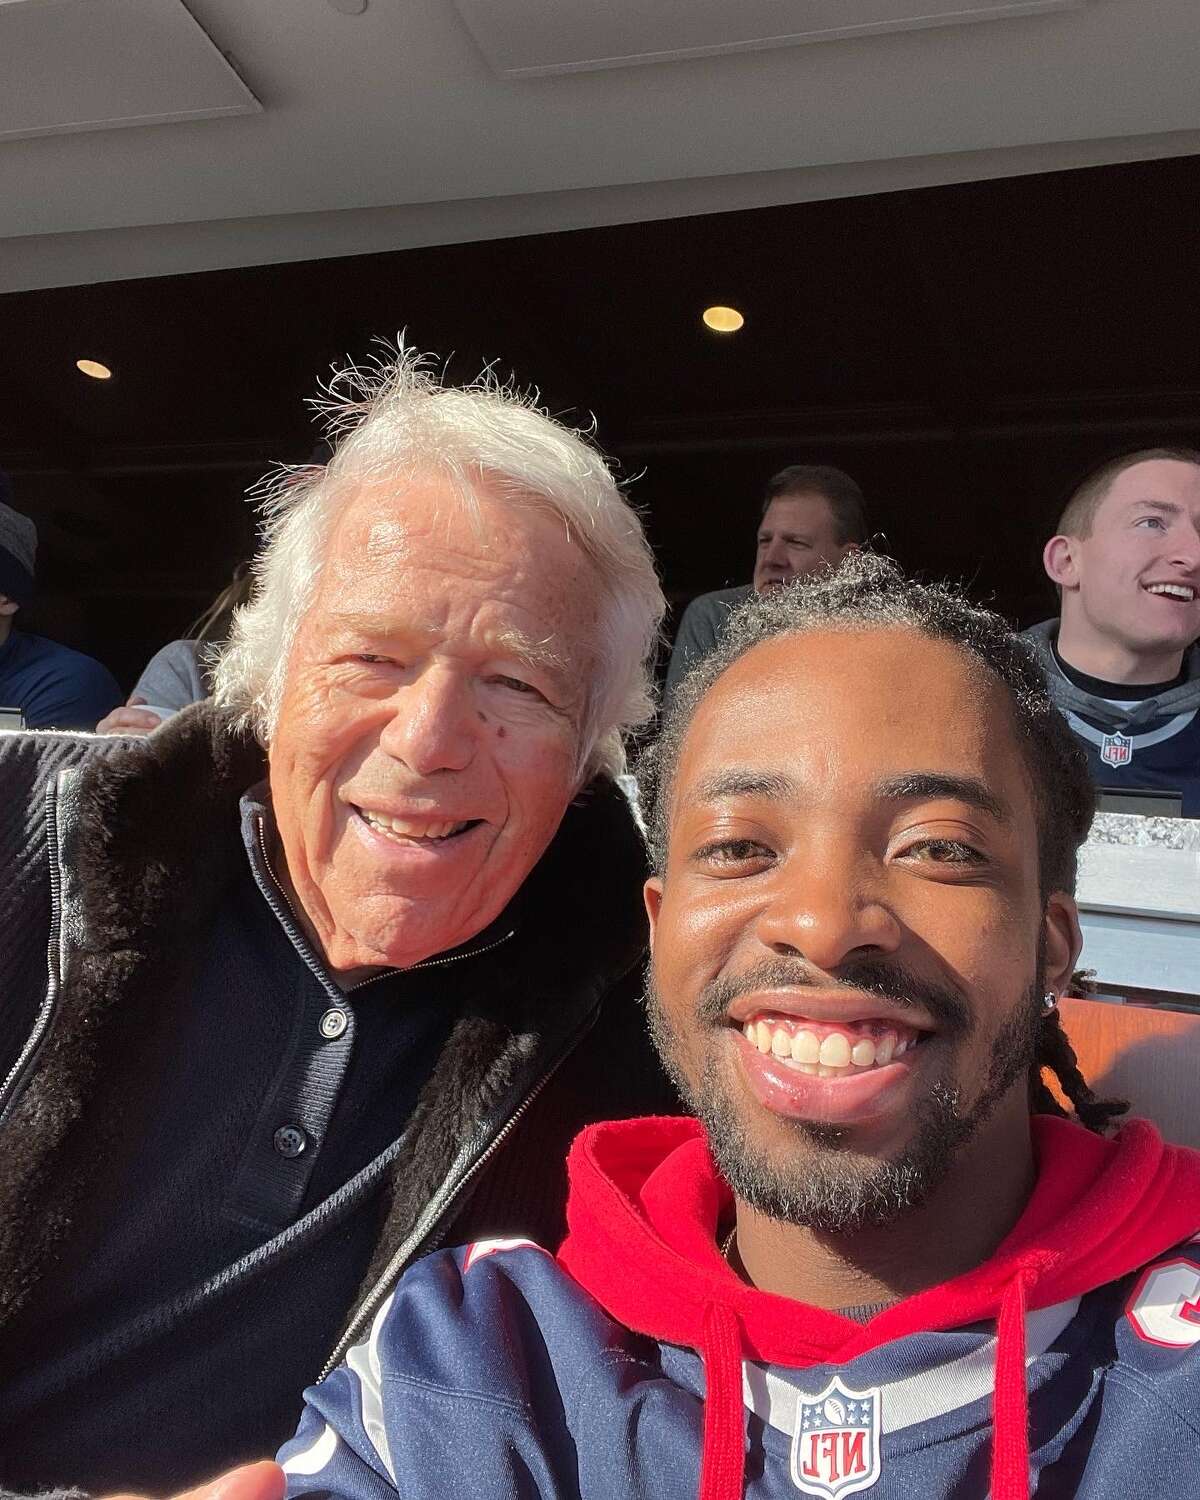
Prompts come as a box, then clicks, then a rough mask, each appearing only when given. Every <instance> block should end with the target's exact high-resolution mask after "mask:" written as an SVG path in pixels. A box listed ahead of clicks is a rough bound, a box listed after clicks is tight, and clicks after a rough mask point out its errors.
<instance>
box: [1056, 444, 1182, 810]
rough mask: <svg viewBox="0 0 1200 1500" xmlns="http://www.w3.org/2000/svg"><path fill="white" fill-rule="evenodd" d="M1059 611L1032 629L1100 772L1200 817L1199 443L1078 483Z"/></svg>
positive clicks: (1141, 456)
mask: <svg viewBox="0 0 1200 1500" xmlns="http://www.w3.org/2000/svg"><path fill="white" fill-rule="evenodd" d="M1043 563H1044V566H1045V569H1046V572H1047V574H1048V575H1049V577H1050V578H1051V579H1052V580H1053V582H1054V583H1055V584H1056V585H1057V586H1058V592H1059V597H1060V600H1061V603H1060V615H1059V618H1058V619H1056V620H1046V621H1044V622H1043V623H1042V624H1040V625H1035V626H1034V627H1033V629H1032V630H1029V631H1027V632H1026V639H1028V640H1030V641H1031V642H1032V644H1033V646H1034V648H1035V649H1036V651H1037V653H1038V655H1039V657H1040V659H1041V661H1042V665H1043V666H1044V668H1045V670H1046V675H1047V678H1048V679H1049V683H1050V691H1051V693H1052V694H1053V696H1054V701H1055V704H1056V705H1057V707H1058V708H1059V709H1060V710H1061V711H1062V712H1063V713H1064V714H1065V715H1066V719H1067V723H1068V724H1069V725H1070V726H1071V729H1072V730H1073V731H1074V733H1075V735H1076V737H1077V738H1078V740H1079V741H1080V743H1081V745H1082V746H1083V748H1084V750H1085V751H1086V752H1087V757H1088V766H1089V768H1090V770H1091V773H1092V779H1093V780H1094V781H1095V782H1096V783H1097V784H1099V785H1101V786H1105V787H1112V788H1115V789H1122V790H1135V789H1136V790H1163V791H1169V792H1173V793H1177V794H1179V795H1180V796H1181V798H1182V813H1183V815H1184V817H1192V818H1194V817H1200V713H1198V710H1200V648H1197V646H1196V640H1197V637H1198V636H1200V450H1197V449H1193V448H1147V449H1142V450H1140V451H1139V452H1136V453H1126V454H1123V455H1122V456H1121V457H1119V458H1114V459H1111V460H1110V461H1109V462H1108V463H1106V464H1104V465H1102V466H1101V467H1100V468H1099V469H1097V470H1095V471H1094V472H1093V473H1092V474H1090V475H1089V476H1088V478H1087V479H1085V480H1084V481H1083V483H1082V484H1081V485H1080V486H1079V487H1078V489H1077V490H1076V491H1075V493H1074V494H1073V495H1072V496H1071V499H1070V500H1069V501H1068V502H1067V506H1066V509H1065V510H1064V511H1063V513H1062V516H1061V518H1060V519H1059V523H1058V529H1057V532H1056V534H1055V535H1054V536H1052V537H1051V538H1050V540H1049V541H1048V542H1047V543H1046V547H1045V551H1044V553H1043Z"/></svg>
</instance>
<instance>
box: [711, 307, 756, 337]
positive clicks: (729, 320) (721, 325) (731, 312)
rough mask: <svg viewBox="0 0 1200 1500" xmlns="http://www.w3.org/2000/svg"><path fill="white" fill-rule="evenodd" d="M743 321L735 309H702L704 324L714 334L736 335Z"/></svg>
mask: <svg viewBox="0 0 1200 1500" xmlns="http://www.w3.org/2000/svg"><path fill="white" fill-rule="evenodd" d="M745 321H746V320H745V318H743V317H742V315H741V313H740V312H738V310H737V308H736V307H706V308H705V309H704V322H705V324H706V326H707V327H709V328H711V329H712V331H713V332H714V333H736V332H737V331H738V329H739V328H740V327H741V326H742V324H743V323H744V322H745Z"/></svg>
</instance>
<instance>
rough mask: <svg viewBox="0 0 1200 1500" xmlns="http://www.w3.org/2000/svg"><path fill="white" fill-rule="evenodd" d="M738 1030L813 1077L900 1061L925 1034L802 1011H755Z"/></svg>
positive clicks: (842, 1075)
mask: <svg viewBox="0 0 1200 1500" xmlns="http://www.w3.org/2000/svg"><path fill="white" fill-rule="evenodd" d="M741 1030H742V1035H743V1036H744V1037H745V1039H746V1041H747V1042H748V1043H749V1044H750V1045H751V1046H752V1047H755V1048H757V1049H758V1051H759V1052H761V1053H763V1054H766V1053H770V1054H771V1056H772V1057H773V1058H774V1059H775V1060H776V1061H777V1062H779V1063H782V1064H783V1066H784V1067H786V1068H789V1069H791V1070H792V1071H793V1072H797V1073H807V1074H808V1075H809V1076H810V1077H814V1078H857V1077H859V1076H861V1075H862V1074H864V1073H872V1072H877V1071H878V1070H879V1069H881V1068H886V1067H889V1066H890V1065H891V1064H892V1063H894V1062H897V1061H899V1059H900V1058H902V1057H904V1056H905V1055H906V1054H907V1053H908V1052H911V1051H912V1050H913V1048H915V1047H919V1046H921V1045H922V1044H923V1043H924V1042H926V1041H927V1040H928V1038H929V1035H930V1033H929V1032H927V1031H921V1030H918V1028H917V1027H915V1026H905V1025H903V1024H901V1023H899V1022H896V1021H882V1020H869V1021H852V1022H849V1023H838V1024H836V1025H832V1024H829V1023H827V1022H823V1021H810V1020H807V1019H806V1018H804V1017H802V1016H782V1015H771V1014H761V1013H760V1014H759V1015H757V1016H754V1017H751V1018H749V1019H748V1020H746V1021H745V1022H744V1023H743V1025H742V1028H741Z"/></svg>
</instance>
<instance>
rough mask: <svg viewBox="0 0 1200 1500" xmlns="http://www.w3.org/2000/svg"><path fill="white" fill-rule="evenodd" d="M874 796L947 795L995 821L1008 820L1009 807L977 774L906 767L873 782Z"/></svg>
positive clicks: (890, 798)
mask: <svg viewBox="0 0 1200 1500" xmlns="http://www.w3.org/2000/svg"><path fill="white" fill-rule="evenodd" d="M875 794H876V796H878V797H880V798H881V799H883V800H884V801H888V802H912V801H916V800H918V799H920V800H922V801H926V802H928V801H931V800H933V799H934V798H948V799H950V800H952V801H954V802H965V803H966V804H967V806H968V807H974V808H977V809H978V810H979V811H980V812H984V813H987V815H988V817H990V818H994V819H995V820H996V822H997V823H1005V822H1007V821H1008V808H1007V807H1006V806H1005V804H1004V803H1003V802H1002V801H1001V799H1000V798H999V797H997V796H996V794H995V793H994V792H993V791H991V790H990V789H989V788H988V787H987V786H986V785H985V784H984V783H983V782H982V781H980V780H979V778H978V777H975V776H951V775H946V774H944V773H943V772H940V771H907V772H905V773H904V774H903V775H901V776H889V777H887V778H885V779H884V780H883V781H880V782H878V783H877V784H876V787H875Z"/></svg>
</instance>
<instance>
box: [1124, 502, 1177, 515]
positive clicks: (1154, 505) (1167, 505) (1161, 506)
mask: <svg viewBox="0 0 1200 1500" xmlns="http://www.w3.org/2000/svg"><path fill="white" fill-rule="evenodd" d="M1132 508H1133V509H1134V510H1139V509H1140V510H1156V511H1158V512H1159V513H1160V515H1164V516H1181V515H1182V514H1183V507H1182V506H1181V505H1176V504H1175V502H1174V501H1173V500H1135V501H1134V502H1133V506H1132Z"/></svg>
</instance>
